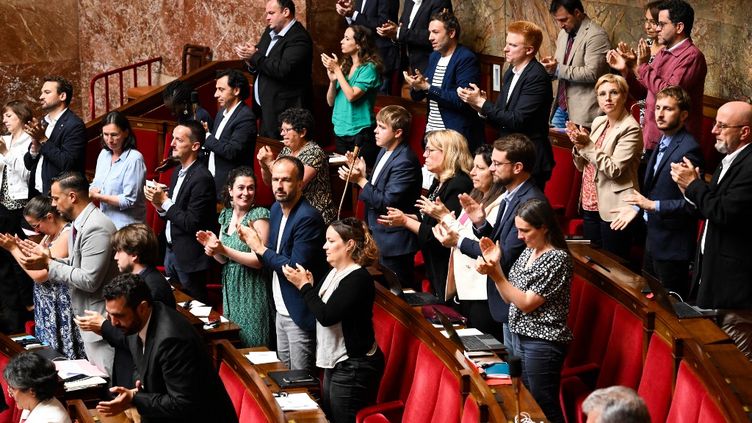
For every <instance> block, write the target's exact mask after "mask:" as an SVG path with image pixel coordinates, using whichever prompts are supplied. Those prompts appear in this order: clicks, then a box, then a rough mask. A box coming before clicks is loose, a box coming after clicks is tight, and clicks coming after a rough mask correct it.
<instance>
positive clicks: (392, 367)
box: [373, 303, 419, 403]
mask: <svg viewBox="0 0 752 423" xmlns="http://www.w3.org/2000/svg"><path fill="white" fill-rule="evenodd" d="M373 330H374V335H375V337H376V343H378V344H379V348H380V349H381V351H382V352H383V353H384V362H385V365H384V374H383V376H382V377H381V384H380V385H379V393H378V395H377V397H376V402H377V403H383V402H387V401H393V400H402V401H404V400H406V399H407V396H408V394H409V393H410V386H411V384H412V380H413V373H414V372H415V357H416V355H417V351H418V344H419V342H418V339H417V338H415V336H413V334H412V333H411V332H410V331H409V330H408V328H407V327H405V326H404V325H403V324H402V323H400V322H399V321H397V319H396V318H394V316H392V315H391V314H389V313H387V312H386V311H385V310H384V309H383V308H381V307H380V306H379V305H378V303H375V304H374V307H373Z"/></svg>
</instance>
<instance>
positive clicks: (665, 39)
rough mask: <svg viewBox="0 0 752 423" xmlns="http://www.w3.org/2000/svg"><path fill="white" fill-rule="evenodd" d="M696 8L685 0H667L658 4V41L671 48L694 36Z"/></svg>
mask: <svg viewBox="0 0 752 423" xmlns="http://www.w3.org/2000/svg"><path fill="white" fill-rule="evenodd" d="M694 22H695V10H694V9H693V8H692V6H690V5H689V3H687V2H686V1H684V0H667V1H664V2H662V3H661V4H660V5H659V6H658V23H657V24H656V29H657V30H658V43H659V44H662V45H664V46H666V48H671V47H673V46H675V45H676V44H677V43H679V42H680V41H682V40H684V39H686V38H689V37H691V36H692V27H693V26H694Z"/></svg>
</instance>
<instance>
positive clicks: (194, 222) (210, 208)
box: [144, 120, 217, 302]
mask: <svg viewBox="0 0 752 423" xmlns="http://www.w3.org/2000/svg"><path fill="white" fill-rule="evenodd" d="M205 138H206V132H205V131H204V128H203V126H201V124H200V123H198V122H196V121H195V120H192V121H187V122H184V123H182V124H180V125H178V126H176V127H175V129H174V130H173V131H172V142H171V143H170V147H172V157H173V158H176V159H178V160H179V161H180V168H179V169H176V172H173V173H172V180H171V182H170V188H169V196H168V192H165V190H164V189H162V187H160V186H149V185H148V184H147V185H146V187H145V188H144V195H145V196H146V199H147V200H149V201H151V203H152V204H153V205H154V208H156V210H157V213H158V214H159V216H160V217H162V218H163V219H165V220H167V225H166V226H165V231H164V234H165V238H166V241H167V250H166V251H165V263H164V264H165V271H166V272H167V275H168V276H170V277H172V278H175V279H176V280H178V281H179V282H180V284H181V286H182V287H183V289H184V290H185V292H186V293H187V294H188V295H190V296H192V297H193V298H195V299H197V300H199V301H202V302H206V278H207V272H208V270H209V266H210V261H209V256H207V255H206V254H204V247H203V246H202V245H201V244H199V242H198V241H196V232H198V231H210V230H214V223H215V222H216V221H217V216H216V198H217V194H216V191H215V188H214V178H213V177H212V174H211V173H210V172H209V170H208V169H207V168H206V166H204V164H203V163H200V162H199V161H198V160H197V159H198V154H199V151H200V150H201V144H202V143H203V142H204V139H205Z"/></svg>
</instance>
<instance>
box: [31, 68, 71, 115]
mask: <svg viewBox="0 0 752 423" xmlns="http://www.w3.org/2000/svg"><path fill="white" fill-rule="evenodd" d="M72 100H73V84H71V83H70V82H69V81H68V80H67V79H65V78H63V77H62V76H45V77H44V84H42V93H41V95H40V96H39V102H40V105H41V106H42V110H43V111H44V112H45V113H51V112H56V111H60V110H63V109H64V108H66V107H68V106H70V104H71V101H72Z"/></svg>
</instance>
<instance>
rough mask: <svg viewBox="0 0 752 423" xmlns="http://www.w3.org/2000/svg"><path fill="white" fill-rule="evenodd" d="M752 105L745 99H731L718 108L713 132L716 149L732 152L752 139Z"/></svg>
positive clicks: (722, 151) (725, 152)
mask: <svg viewBox="0 0 752 423" xmlns="http://www.w3.org/2000/svg"><path fill="white" fill-rule="evenodd" d="M751 125H752V105H750V104H749V103H746V102H744V101H730V102H728V103H726V104H724V105H723V106H721V107H719V108H718V113H716V115H715V123H714V124H713V129H712V131H711V132H712V134H713V135H715V149H716V150H718V152H719V153H721V154H731V153H733V152H735V151H737V150H738V149H739V148H740V147H743V146H745V145H747V144H749V143H750V141H752V132H751V131H752V126H751Z"/></svg>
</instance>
